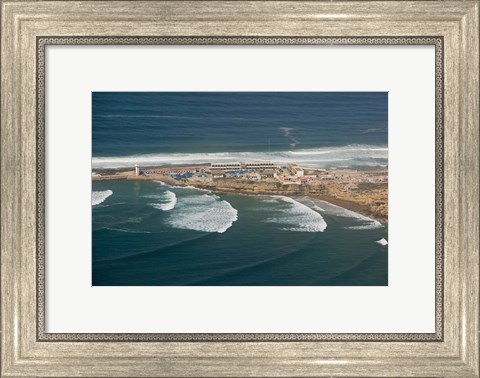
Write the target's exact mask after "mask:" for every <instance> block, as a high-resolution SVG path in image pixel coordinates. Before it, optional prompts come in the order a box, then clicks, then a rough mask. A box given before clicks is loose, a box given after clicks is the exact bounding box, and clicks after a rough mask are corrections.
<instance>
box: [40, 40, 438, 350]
mask: <svg viewBox="0 0 480 378" xmlns="http://www.w3.org/2000/svg"><path fill="white" fill-rule="evenodd" d="M49 45H362V46H369V45H377V46H378V45H397V46H398V45H430V46H431V45H433V46H434V47H435V333H368V334H367V333H46V332H45V296H46V293H45V254H46V251H45V101H46V99H45V50H46V47H47V46H49ZM36 48H37V50H36V51H37V62H36V68H37V70H36V72H37V133H36V135H37V199H36V206H37V209H36V217H37V232H36V235H37V252H36V253H37V262H36V267H37V277H36V282H37V303H36V305H37V332H36V333H37V341H46V342H47V341H48V342H54V341H75V342H81V341H86V342H91V341H102V342H107V341H112V342H113V341H125V342H158V341H163V342H166V341H171V342H182V341H184V342H192V341H193V342H195V341H198V342H205V341H270V342H271V341H283V342H284V341H396V342H398V341H418V342H420V341H423V342H424V341H432V342H433V341H437V342H438V341H443V318H444V303H443V301H444V298H443V282H444V261H443V260H444V258H443V245H444V231H443V225H444V203H443V197H444V163H443V161H444V153H443V148H444V121H443V112H444V105H443V99H444V56H443V37H291V38H289V37H37V47H36Z"/></svg>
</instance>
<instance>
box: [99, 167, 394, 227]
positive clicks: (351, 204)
mask: <svg viewBox="0 0 480 378" xmlns="http://www.w3.org/2000/svg"><path fill="white" fill-rule="evenodd" d="M122 180H132V181H153V182H160V183H162V184H165V185H169V186H176V187H189V186H190V187H193V188H195V189H199V190H209V191H211V192H212V193H214V194H241V195H248V196H258V195H271V196H275V195H277V196H286V197H290V198H292V199H295V197H297V198H298V197H307V198H309V199H311V200H321V201H325V202H328V203H330V204H332V205H335V206H339V207H342V208H344V209H347V210H350V211H353V212H355V213H358V214H360V215H363V216H366V217H368V218H371V219H372V220H376V221H378V222H380V223H381V224H382V225H384V226H385V225H388V217H386V218H385V217H383V216H379V215H378V214H375V213H374V212H373V211H371V209H370V208H369V207H368V206H367V205H365V204H362V203H358V202H355V201H350V200H346V199H343V198H337V197H334V196H331V195H328V194H320V193H311V192H298V191H293V190H291V191H289V190H266V189H263V188H262V189H261V190H256V189H257V188H256V187H251V189H249V190H245V188H239V187H231V188H228V187H225V186H224V187H218V186H216V185H205V184H201V183H198V182H195V183H192V182H189V183H185V182H182V181H179V180H174V179H172V178H171V177H168V176H163V175H155V176H153V175H152V176H148V177H145V176H134V175H131V174H130V175H129V174H117V175H109V176H93V177H92V181H122Z"/></svg>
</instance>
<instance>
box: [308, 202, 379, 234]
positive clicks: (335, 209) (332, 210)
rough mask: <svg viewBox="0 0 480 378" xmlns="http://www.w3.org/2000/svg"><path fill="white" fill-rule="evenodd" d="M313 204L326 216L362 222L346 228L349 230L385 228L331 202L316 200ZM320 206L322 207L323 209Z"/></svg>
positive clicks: (373, 220) (377, 222) (372, 220)
mask: <svg viewBox="0 0 480 378" xmlns="http://www.w3.org/2000/svg"><path fill="white" fill-rule="evenodd" d="M312 202H313V203H314V208H315V207H317V208H318V209H319V210H321V211H323V212H325V213H326V214H329V215H334V216H338V217H346V218H354V219H356V220H358V221H359V222H360V224H358V225H355V226H349V227H345V228H347V229H349V230H371V229H375V228H381V227H383V225H382V224H381V223H380V222H379V221H376V220H375V219H372V218H369V217H367V216H365V215H362V214H359V213H356V212H354V211H352V210H348V209H345V208H343V207H340V206H337V205H334V204H332V203H330V202H327V201H322V200H314V201H312ZM318 205H320V206H321V207H320V206H318Z"/></svg>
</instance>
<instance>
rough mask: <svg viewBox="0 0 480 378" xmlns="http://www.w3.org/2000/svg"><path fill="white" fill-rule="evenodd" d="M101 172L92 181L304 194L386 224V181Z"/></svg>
mask: <svg viewBox="0 0 480 378" xmlns="http://www.w3.org/2000/svg"><path fill="white" fill-rule="evenodd" d="M105 173H107V172H104V174H102V175H101V176H92V180H94V181H104V180H144V181H145V180H147V181H159V182H162V183H165V184H168V185H174V186H193V187H196V188H199V189H207V190H210V191H212V192H214V193H218V194H221V193H236V194H247V195H281V196H289V197H298V196H307V197H311V198H315V199H320V200H324V201H327V202H330V203H332V204H334V205H337V206H341V207H343V208H346V209H348V210H352V211H354V212H357V213H359V214H362V215H365V216H367V217H369V218H372V219H375V220H377V221H379V222H381V223H384V224H385V223H388V184H387V183H381V184H364V185H362V184H360V185H359V186H358V189H356V190H349V191H345V190H344V189H343V187H342V185H340V184H339V183H337V182H335V181H332V182H326V183H324V184H322V185H285V184H282V183H280V182H278V181H277V182H275V181H259V182H253V181H244V180H235V179H215V180H212V181H200V180H193V179H187V180H175V179H173V178H172V177H170V176H166V175H149V176H135V174H134V172H108V173H109V174H105Z"/></svg>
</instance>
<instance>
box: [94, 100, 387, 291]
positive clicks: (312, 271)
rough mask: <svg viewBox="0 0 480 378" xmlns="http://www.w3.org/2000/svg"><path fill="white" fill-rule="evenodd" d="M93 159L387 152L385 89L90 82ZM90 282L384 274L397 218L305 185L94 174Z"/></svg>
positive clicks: (364, 157)
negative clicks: (242, 190)
mask: <svg viewBox="0 0 480 378" xmlns="http://www.w3.org/2000/svg"><path fill="white" fill-rule="evenodd" d="M92 142H93V146H92V149H93V158H92V167H93V169H94V170H95V169H98V168H120V167H132V166H133V165H134V164H140V165H141V166H148V165H152V166H153V165H155V166H156V165H162V164H166V165H171V164H185V163H206V162H214V161H250V160H269V161H276V162H278V163H280V164H285V163H288V162H296V163H298V164H300V165H301V166H304V167H356V168H359V169H367V168H369V167H379V166H381V167H386V166H388V146H387V142H388V94H387V93H384V92H381V93H380V92H378V93H372V92H368V93H367V92H364V93H363V92H354V93H353V92H352V93H350V92H349V93H337V92H321V93H309V92H293V93H290V92H276V93H262V92H253V93H246V92H241V93H238V92H231V93H230V92H225V93H215V92H192V93H186V92H169V93H164V92H162V93H155V92H148V93H144V92H118V93H117V92H115V93H113V92H94V93H93V94H92ZM92 204H93V206H92V216H93V217H92V226H93V229H92V261H93V266H92V273H93V276H92V283H93V285H110V286H122V285H128V286H138V285H224V286H228V285H275V286H292V285H308V286H310V285H349V286H358V285H368V286H372V285H387V284H388V246H383V245H381V244H379V243H377V241H378V240H380V239H382V238H384V239H387V240H388V229H387V228H388V226H387V225H381V224H379V223H378V222H374V221H373V220H370V219H368V218H365V217H363V216H360V215H359V214H355V213H353V212H351V211H348V210H345V209H342V208H339V207H337V206H333V205H331V204H328V203H324V202H322V201H312V200H311V199H308V198H287V197H281V196H246V195H232V194H229V195H223V194H220V195H217V194H213V193H211V192H206V191H202V190H198V189H195V188H180V187H172V186H167V185H162V184H161V183H156V182H148V181H142V182H140V181H103V182H99V181H95V182H93V183H92Z"/></svg>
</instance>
